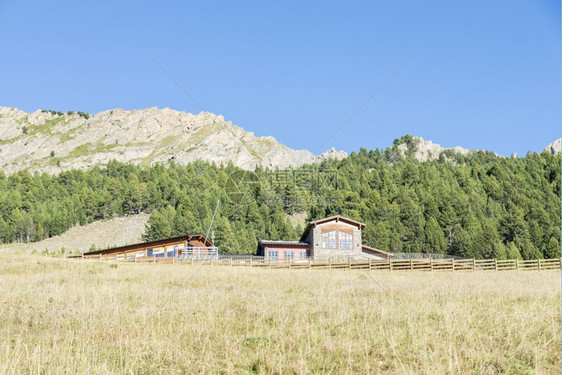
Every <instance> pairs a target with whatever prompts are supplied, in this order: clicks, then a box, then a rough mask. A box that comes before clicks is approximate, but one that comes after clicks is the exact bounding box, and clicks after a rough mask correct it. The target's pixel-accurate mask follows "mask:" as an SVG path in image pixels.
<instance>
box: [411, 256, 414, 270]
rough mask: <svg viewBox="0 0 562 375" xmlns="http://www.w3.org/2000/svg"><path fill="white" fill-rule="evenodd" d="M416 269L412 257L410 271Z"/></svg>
mask: <svg viewBox="0 0 562 375" xmlns="http://www.w3.org/2000/svg"><path fill="white" fill-rule="evenodd" d="M413 270H414V264H413V262H412V258H410V271H413Z"/></svg>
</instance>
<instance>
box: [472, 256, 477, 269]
mask: <svg viewBox="0 0 562 375" xmlns="http://www.w3.org/2000/svg"><path fill="white" fill-rule="evenodd" d="M472 270H473V271H476V259H475V258H472Z"/></svg>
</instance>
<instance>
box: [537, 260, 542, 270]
mask: <svg viewBox="0 0 562 375" xmlns="http://www.w3.org/2000/svg"><path fill="white" fill-rule="evenodd" d="M537 263H538V264H539V272H540V271H541V260H540V259H537Z"/></svg>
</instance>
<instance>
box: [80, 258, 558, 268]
mask: <svg viewBox="0 0 562 375" xmlns="http://www.w3.org/2000/svg"><path fill="white" fill-rule="evenodd" d="M82 259H95V260H101V261H111V262H135V263H137V262H139V263H140V262H150V263H172V264H211V265H217V266H231V267H237V266H245V267H256V268H289V269H363V270H381V271H382V270H386V271H391V272H392V271H449V272H451V271H452V272H456V271H459V272H467V271H549V270H560V265H561V262H562V259H561V258H556V259H532V260H518V259H508V260H497V259H455V258H451V259H412V258H410V259H393V260H383V259H381V260H379V259H349V258H330V259H316V260H313V259H306V260H292V259H267V260H266V259H264V258H262V257H236V256H234V257H224V256H221V257H220V258H218V259H217V258H193V257H192V258H179V259H178V258H174V257H169V258H161V257H156V256H143V257H138V256H133V255H131V256H127V254H116V255H115V254H114V255H105V256H104V255H95V256H89V257H86V256H84V257H82Z"/></svg>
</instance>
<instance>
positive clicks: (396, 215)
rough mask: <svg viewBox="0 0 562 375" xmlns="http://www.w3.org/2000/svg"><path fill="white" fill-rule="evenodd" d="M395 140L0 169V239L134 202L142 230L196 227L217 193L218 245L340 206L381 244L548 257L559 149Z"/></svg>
mask: <svg viewBox="0 0 562 375" xmlns="http://www.w3.org/2000/svg"><path fill="white" fill-rule="evenodd" d="M403 140H404V138H403ZM406 140H407V139H406ZM398 143H400V142H397V143H396V144H398ZM396 144H395V146H393V148H389V149H387V150H385V151H378V150H376V151H367V150H365V149H361V150H360V152H359V153H353V154H352V155H350V157H348V158H347V159H344V160H341V161H324V162H323V163H322V164H320V165H315V166H303V167H301V168H297V169H293V170H285V171H270V170H264V169H262V168H259V167H258V168H256V170H255V171H254V172H249V173H247V174H245V172H243V171H241V170H240V169H238V168H236V167H234V166H233V165H228V166H223V167H218V166H216V165H214V164H209V163H205V162H195V163H192V164H189V165H187V166H179V165H175V164H173V163H170V164H167V165H154V166H134V165H131V164H123V163H119V162H110V163H109V165H108V166H107V167H106V168H99V167H95V168H93V169H91V170H89V171H81V170H72V171H67V172H62V173H60V174H59V175H56V176H51V175H48V174H30V173H29V172H27V171H20V172H17V173H15V174H13V175H10V176H6V175H4V174H2V173H0V242H3V243H7V242H14V241H18V242H30V241H38V240H41V239H44V238H47V237H51V236H55V235H58V234H61V233H62V232H64V231H66V230H67V229H69V228H70V227H71V226H73V225H76V224H82V225H83V224H87V223H91V222H93V221H95V220H104V219H108V218H111V217H115V216H123V215H131V214H137V213H140V212H148V213H151V214H152V215H151V218H150V221H149V225H148V226H147V229H146V233H145V238H146V239H158V238H165V237H170V236H174V235H181V234H185V233H206V232H207V229H208V226H209V223H210V221H211V216H212V214H213V210H214V208H215V205H216V202H217V199H220V200H221V206H220V208H219V210H218V213H217V217H216V218H215V222H214V226H213V227H214V231H215V239H216V243H217V245H218V246H219V248H220V250H221V252H230V253H248V252H253V251H255V249H256V246H257V240H258V238H267V239H290V240H296V239H299V237H300V234H301V233H302V230H303V229H304V228H303V227H301V226H300V225H299V224H297V225H296V226H293V225H292V224H291V222H290V221H289V220H288V216H287V214H295V213H302V212H306V216H307V219H317V218H321V217H325V216H331V215H335V214H341V215H345V216H348V217H351V218H353V219H356V220H360V221H363V222H365V223H366V224H367V227H366V228H365V230H364V233H363V242H364V243H366V244H370V245H372V246H375V247H377V248H380V249H382V250H388V251H393V252H425V253H431V252H434V253H447V254H452V255H459V256H463V257H467V258H498V259H504V258H522V259H534V258H543V257H544V258H553V257H559V256H560V242H559V240H560V155H551V154H549V153H547V152H543V153H541V154H537V153H529V154H527V155H526V157H523V158H502V157H498V156H496V155H494V154H493V153H484V152H478V153H476V154H473V155H471V156H461V155H458V154H454V153H448V154H445V155H443V156H442V157H441V158H440V160H436V161H433V162H418V161H416V160H415V159H414V158H413V157H412V152H411V151H408V152H406V156H405V157H399V156H398V155H399V154H398V153H397V152H396ZM445 156H446V157H448V158H449V159H450V160H449V161H445ZM451 159H452V162H451ZM229 176H230V179H229Z"/></svg>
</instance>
